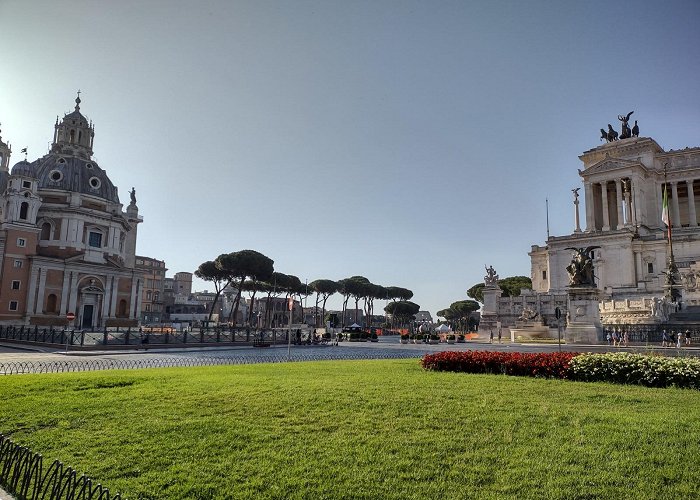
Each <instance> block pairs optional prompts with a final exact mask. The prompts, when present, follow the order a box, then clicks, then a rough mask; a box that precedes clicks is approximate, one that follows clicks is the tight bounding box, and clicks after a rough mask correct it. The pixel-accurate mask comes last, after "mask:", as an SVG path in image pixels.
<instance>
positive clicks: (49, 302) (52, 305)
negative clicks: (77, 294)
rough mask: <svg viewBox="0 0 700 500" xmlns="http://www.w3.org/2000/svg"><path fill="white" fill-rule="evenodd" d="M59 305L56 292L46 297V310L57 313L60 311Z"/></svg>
mask: <svg viewBox="0 0 700 500" xmlns="http://www.w3.org/2000/svg"><path fill="white" fill-rule="evenodd" d="M57 305H58V299H57V297H56V294H53V293H51V294H49V296H48V297H46V312H49V313H56V312H58V309H56V306H57Z"/></svg>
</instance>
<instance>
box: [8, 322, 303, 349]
mask: <svg viewBox="0 0 700 500" xmlns="http://www.w3.org/2000/svg"><path fill="white" fill-rule="evenodd" d="M287 335H288V330H286V329H279V330H252V329H250V328H239V329H235V328H229V327H210V328H199V329H194V330H189V329H183V330H181V331H176V330H174V329H172V330H171V329H166V328H162V329H161V328H158V329H150V331H149V330H148V329H147V330H145V331H142V330H140V329H137V328H121V329H120V328H105V329H103V330H101V331H93V332H90V331H86V330H69V329H56V328H53V327H43V328H40V327H38V326H24V325H22V326H2V325H0V340H14V341H18V342H27V343H42V344H54V345H68V346H100V345H102V346H107V345H111V346H138V345H144V346H145V345H151V344H158V345H168V344H176V345H182V344H223V343H236V342H250V343H254V344H260V343H271V344H275V343H278V342H287ZM295 339H296V336H295V335H293V340H295Z"/></svg>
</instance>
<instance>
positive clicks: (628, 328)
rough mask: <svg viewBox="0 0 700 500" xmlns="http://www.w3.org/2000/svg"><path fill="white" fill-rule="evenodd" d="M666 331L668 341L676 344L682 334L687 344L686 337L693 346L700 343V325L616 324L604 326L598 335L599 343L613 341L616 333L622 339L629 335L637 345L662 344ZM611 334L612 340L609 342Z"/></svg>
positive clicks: (631, 340)
mask: <svg viewBox="0 0 700 500" xmlns="http://www.w3.org/2000/svg"><path fill="white" fill-rule="evenodd" d="M664 331H666V340H667V341H669V342H670V341H673V342H675V341H676V340H677V339H678V335H679V334H681V335H682V338H683V342H684V343H685V338H686V335H687V336H688V339H689V343H690V344H691V345H693V344H695V345H697V343H698V342H700V323H662V324H658V325H635V324H623V323H621V324H614V325H604V326H603V331H602V332H601V333H599V335H598V341H599V342H601V343H607V342H609V341H610V342H611V341H612V337H613V332H616V333H617V334H618V336H620V337H621V338H623V337H624V335H625V334H627V338H628V340H629V342H631V343H635V344H655V343H658V344H661V342H662V341H663V340H664V338H663V337H664ZM608 334H610V340H608Z"/></svg>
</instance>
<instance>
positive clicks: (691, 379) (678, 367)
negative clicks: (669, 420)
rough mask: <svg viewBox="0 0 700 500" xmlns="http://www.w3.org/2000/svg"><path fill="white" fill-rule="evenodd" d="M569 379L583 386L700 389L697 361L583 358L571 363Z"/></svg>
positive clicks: (637, 356) (615, 356) (625, 355)
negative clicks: (610, 385) (590, 383)
mask: <svg viewBox="0 0 700 500" xmlns="http://www.w3.org/2000/svg"><path fill="white" fill-rule="evenodd" d="M568 378H570V379H571V380H580V381H584V382H612V383H616V384H636V385H644V386H647V387H669V386H675V387H686V388H690V389H700V359H697V358H667V357H664V356H645V355H642V354H629V353H606V354H582V355H581V356H577V357H576V358H575V359H573V360H572V361H571V363H570V365H569V376H568Z"/></svg>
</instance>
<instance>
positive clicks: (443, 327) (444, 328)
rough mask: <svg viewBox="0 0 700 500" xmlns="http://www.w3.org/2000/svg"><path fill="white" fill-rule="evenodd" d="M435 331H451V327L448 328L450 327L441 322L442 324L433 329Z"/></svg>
mask: <svg viewBox="0 0 700 500" xmlns="http://www.w3.org/2000/svg"><path fill="white" fill-rule="evenodd" d="M435 331H436V332H438V333H447V332H451V331H452V328H450V327H449V326H447V325H446V324H445V323H443V324H442V325H440V326H438V327H437V328H436V329H435Z"/></svg>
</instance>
